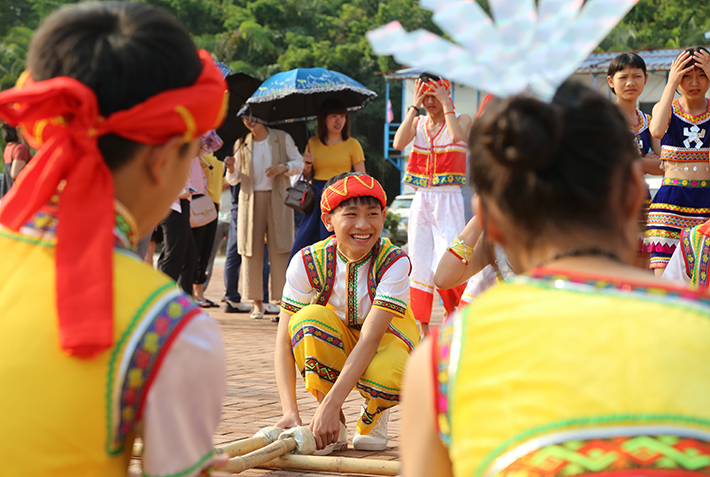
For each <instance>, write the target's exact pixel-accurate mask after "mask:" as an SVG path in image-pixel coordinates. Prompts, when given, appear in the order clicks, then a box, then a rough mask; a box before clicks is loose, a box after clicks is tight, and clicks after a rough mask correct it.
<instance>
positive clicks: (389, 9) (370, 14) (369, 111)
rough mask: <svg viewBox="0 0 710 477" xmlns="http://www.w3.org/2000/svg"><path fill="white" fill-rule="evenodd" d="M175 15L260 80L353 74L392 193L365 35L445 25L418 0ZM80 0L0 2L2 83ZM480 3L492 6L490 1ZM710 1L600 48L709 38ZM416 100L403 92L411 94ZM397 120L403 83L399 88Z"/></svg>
mask: <svg viewBox="0 0 710 477" xmlns="http://www.w3.org/2000/svg"><path fill="white" fill-rule="evenodd" d="M145 1H147V3H151V4H153V5H157V6H160V7H162V8H165V9H167V10H169V11H170V12H172V13H173V14H175V15H176V16H177V17H178V18H180V20H182V21H183V22H184V23H185V24H186V25H187V27H188V29H189V30H190V32H191V33H192V34H193V36H194V38H195V42H196V43H197V45H198V46H199V47H201V48H205V49H207V50H209V51H210V52H211V53H212V54H213V55H214V57H215V58H216V59H218V60H220V61H222V62H224V63H225V64H227V65H229V66H230V67H231V68H233V69H234V71H235V72H236V71H243V72H245V73H248V74H250V75H252V76H255V77H258V78H260V79H262V80H263V79H266V78H268V77H269V76H271V75H273V74H274V73H278V72H280V71H286V70H290V69H292V68H297V67H301V68H310V67H316V66H320V67H323V68H328V69H333V70H336V71H340V72H342V73H345V74H347V75H349V76H351V77H352V78H354V79H356V80H357V81H359V82H361V83H363V84H364V85H365V86H367V87H368V88H370V89H372V90H374V91H376V92H377V94H378V95H379V98H378V99H377V100H376V101H374V102H372V103H370V105H368V106H367V108H366V109H365V110H363V111H360V112H357V113H354V114H353V115H352V116H351V118H352V132H353V136H355V137H356V138H357V139H358V140H359V141H360V142H361V143H362V146H363V148H364V150H365V155H366V157H367V163H366V164H367V169H368V171H369V172H370V173H371V174H373V175H375V176H376V177H377V178H378V179H380V180H382V181H383V182H384V183H385V188H386V190H387V191H388V192H390V194H389V195H390V197H394V195H396V193H397V191H399V184H398V182H399V173H398V172H397V170H396V169H395V168H393V167H392V166H391V165H389V164H388V163H386V162H385V161H384V159H383V154H382V147H383V140H384V117H385V107H386V105H385V100H384V97H385V94H384V93H385V81H384V78H383V77H382V75H381V73H382V72H386V71H392V70H395V69H397V68H399V67H400V65H398V64H396V63H395V62H394V61H393V60H392V58H389V57H377V56H375V55H373V53H372V49H371V48H370V46H369V44H368V43H367V40H366V38H365V32H367V31H368V30H370V29H372V28H375V27H377V26H379V25H383V24H385V23H387V22H389V21H391V20H399V21H400V22H401V23H402V24H403V25H404V27H405V28H406V29H407V30H410V31H411V30H414V29H417V28H425V29H427V30H430V31H433V32H435V33H438V34H441V31H440V30H439V29H438V28H437V27H436V26H435V25H434V24H433V23H432V21H431V13H430V12H429V11H426V10H423V9H421V8H420V7H419V6H418V1H417V0H382V1H376V0H349V1H345V0H254V1H247V0H145ZM66 3H75V2H73V1H63V0H0V38H1V40H0V55H1V56H0V88H1V89H6V88H9V87H12V86H13V85H14V83H15V81H16V80H17V77H18V76H19V74H20V73H21V72H22V70H23V68H24V61H25V54H26V52H27V47H28V45H29V41H30V39H31V36H32V32H33V30H34V29H35V28H36V27H37V25H38V24H39V22H40V21H41V20H42V18H44V17H45V16H47V15H48V14H49V13H51V12H52V11H53V10H54V9H56V8H58V7H59V6H61V5H63V4H66ZM480 3H482V5H483V6H484V8H486V9H487V8H488V6H487V3H486V2H485V0H481V1H480ZM708 30H710V2H706V1H697V0H640V1H639V3H638V4H637V5H636V6H635V7H634V9H633V10H632V11H631V12H630V13H629V14H628V15H627V16H626V18H625V19H624V20H623V22H622V23H621V24H620V25H619V26H617V27H616V28H615V29H614V30H613V31H612V32H611V34H610V35H609V36H608V37H607V38H606V39H605V40H604V41H603V42H602V43H601V45H600V46H599V49H598V50H599V51H622V50H636V49H650V48H676V47H681V46H689V45H696V44H707V41H706V40H705V39H704V37H703V33H704V32H706V31H708ZM408 100H409V98H405V101H408ZM392 103H393V109H394V111H395V121H398V120H399V119H400V118H399V111H400V110H401V98H400V97H399V88H397V87H395V88H393V89H392Z"/></svg>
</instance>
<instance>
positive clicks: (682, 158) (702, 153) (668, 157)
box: [661, 146, 710, 187]
mask: <svg viewBox="0 0 710 477" xmlns="http://www.w3.org/2000/svg"><path fill="white" fill-rule="evenodd" d="M708 157H710V152H709V150H708V148H706V147H704V148H701V149H695V148H691V149H685V148H681V147H678V148H676V147H672V146H663V147H662V148H661V160H662V161H671V162H708ZM669 179H670V178H665V179H664V180H663V183H664V184H665V183H666V181H667V180H669ZM673 180H676V181H680V180H681V179H673ZM683 181H684V182H691V181H688V180H685V179H683ZM692 182H698V181H692ZM702 182H707V181H702ZM673 185H677V184H673ZM690 187H699V186H690ZM700 187H707V186H700Z"/></svg>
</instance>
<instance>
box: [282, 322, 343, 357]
mask: <svg viewBox="0 0 710 477" xmlns="http://www.w3.org/2000/svg"><path fill="white" fill-rule="evenodd" d="M307 336H310V337H312V338H314V339H317V340H318V341H322V342H323V343H326V344H329V345H331V346H333V347H334V348H338V349H341V350H343V351H345V347H344V346H343V340H341V339H340V337H338V336H337V335H331V334H329V333H326V332H325V331H323V330H321V329H320V328H318V327H317V326H315V325H304V326H301V327H300V328H299V329H298V331H296V332H295V333H293V337H292V338H291V349H293V350H295V349H296V347H297V346H298V345H299V344H300V343H301V341H303V339H304V338H305V337H307Z"/></svg>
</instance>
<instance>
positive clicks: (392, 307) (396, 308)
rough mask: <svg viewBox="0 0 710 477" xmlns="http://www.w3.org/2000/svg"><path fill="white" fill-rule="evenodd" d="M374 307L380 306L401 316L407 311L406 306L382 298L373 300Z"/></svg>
mask: <svg viewBox="0 0 710 477" xmlns="http://www.w3.org/2000/svg"><path fill="white" fill-rule="evenodd" d="M372 307H373V308H380V309H382V310H385V311H391V312H392V313H394V314H396V315H399V316H404V314H405V313H406V312H407V307H406V306H402V305H400V304H398V303H393V302H391V301H389V300H386V299H381V298H375V300H374V301H373V302H372Z"/></svg>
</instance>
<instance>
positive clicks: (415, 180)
mask: <svg viewBox="0 0 710 477" xmlns="http://www.w3.org/2000/svg"><path fill="white" fill-rule="evenodd" d="M456 117H458V115H456ZM427 122H428V120H427V117H426V116H421V117H419V118H417V133H416V136H414V144H413V146H412V152H411V154H410V155H409V163H407V171H406V173H405V174H404V183H405V184H411V185H413V186H415V187H432V186H441V185H464V184H465V183H466V143H465V142H457V143H453V142H452V141H451V136H450V135H449V129H448V128H447V127H446V123H444V124H443V125H442V126H441V129H439V131H438V132H437V133H436V134H435V135H434V137H430V136H429V131H428V130H427V127H426V125H427Z"/></svg>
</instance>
